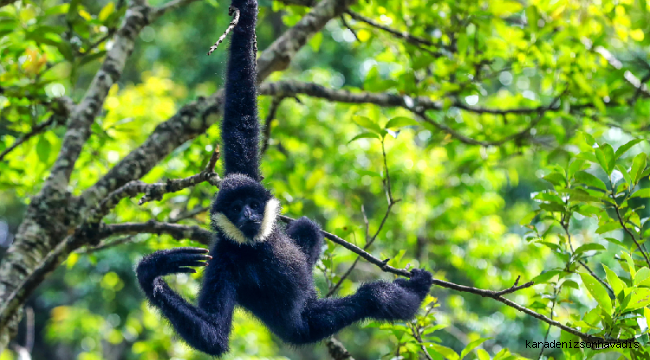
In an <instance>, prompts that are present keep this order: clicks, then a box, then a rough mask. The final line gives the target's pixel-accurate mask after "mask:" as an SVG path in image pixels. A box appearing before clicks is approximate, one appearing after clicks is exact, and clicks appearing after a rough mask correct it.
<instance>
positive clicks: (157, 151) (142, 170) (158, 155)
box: [81, 0, 353, 206]
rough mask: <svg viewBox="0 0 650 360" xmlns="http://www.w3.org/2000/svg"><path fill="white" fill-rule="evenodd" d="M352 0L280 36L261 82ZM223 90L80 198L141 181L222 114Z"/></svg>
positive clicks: (334, 1)
mask: <svg viewBox="0 0 650 360" xmlns="http://www.w3.org/2000/svg"><path fill="white" fill-rule="evenodd" d="M352 2H353V0H324V1H321V2H320V3H318V5H316V6H315V7H314V8H313V9H311V10H310V12H309V13H307V15H305V16H304V17H303V18H302V19H301V20H300V21H299V22H298V23H297V24H296V25H295V26H294V27H293V28H291V29H289V30H288V31H286V32H285V33H284V34H283V35H282V36H280V37H279V38H278V39H277V40H276V41H275V42H273V44H271V46H269V48H268V49H266V50H264V51H263V52H262V53H261V54H260V56H259V59H258V61H257V69H258V77H257V79H258V82H261V81H263V80H264V79H266V77H268V76H269V75H270V74H271V73H272V72H274V71H278V70H283V69H285V68H286V67H287V66H288V65H289V62H290V61H291V59H292V58H293V56H294V55H295V54H296V52H297V51H298V50H299V49H300V48H301V47H302V46H303V45H304V44H305V43H306V42H307V40H308V39H309V38H310V37H311V36H313V35H314V34H316V33H317V32H319V31H320V30H322V29H323V27H324V26H325V24H326V23H327V22H328V21H329V20H330V19H332V18H335V17H337V16H339V15H341V14H342V13H343V12H344V11H345V10H346V9H347V7H348V6H349V5H350V4H351V3H352ZM222 102H223V91H218V92H216V93H215V94H213V95H212V96H210V97H209V98H200V99H197V100H196V101H194V102H192V103H190V104H187V105H185V106H183V108H181V109H180V110H179V111H178V113H177V114H176V115H174V116H173V117H172V118H170V119H169V120H167V121H165V122H163V123H162V124H160V125H158V126H157V127H156V129H155V130H154V132H153V133H152V134H151V136H150V137H149V138H148V139H147V140H146V141H145V142H144V143H143V144H142V145H141V146H140V147H139V148H137V149H135V150H134V151H132V152H131V153H130V154H129V155H127V156H126V157H125V158H124V159H122V161H120V162H119V163H118V164H117V165H116V166H115V167H113V168H112V169H111V170H110V171H109V172H108V173H107V174H106V175H105V176H104V177H102V179H100V180H99V181H98V182H97V183H96V184H95V185H94V186H92V187H91V188H90V189H88V190H86V191H85V192H84V193H83V195H82V196H81V199H82V200H81V201H82V204H83V205H86V206H88V205H90V204H93V203H94V202H96V201H98V199H101V198H103V197H104V196H106V194H108V193H109V192H111V191H114V190H115V189H117V188H119V187H120V186H123V185H124V184H126V183H127V182H129V181H131V180H136V179H139V178H141V177H142V176H143V175H144V174H146V173H147V172H149V171H150V170H151V169H152V168H153V167H154V166H155V165H156V164H157V163H158V162H159V161H160V160H161V159H163V158H164V157H165V156H167V155H168V154H169V153H171V152H172V151H173V150H174V149H175V148H176V147H178V146H179V145H181V144H182V143H184V142H186V141H188V140H191V139H193V138H195V137H196V136H198V135H200V134H203V133H204V132H205V130H206V129H207V128H209V127H210V126H211V125H212V124H214V123H215V122H216V121H217V120H218V118H219V116H220V115H221V106H222Z"/></svg>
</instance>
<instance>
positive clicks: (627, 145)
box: [614, 139, 643, 159]
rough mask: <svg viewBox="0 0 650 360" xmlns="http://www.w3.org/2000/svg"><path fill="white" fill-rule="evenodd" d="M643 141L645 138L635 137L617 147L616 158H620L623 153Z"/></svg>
mask: <svg viewBox="0 0 650 360" xmlns="http://www.w3.org/2000/svg"><path fill="white" fill-rule="evenodd" d="M641 141H643V139H633V140H630V141H628V142H627V143H625V144H623V145H621V146H619V147H618V149H616V152H615V153H614V158H616V159H618V158H620V157H621V156H622V155H623V154H625V152H627V151H628V150H630V148H631V147H632V146H634V145H636V144H638V143H640V142H641Z"/></svg>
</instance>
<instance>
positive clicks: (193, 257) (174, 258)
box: [167, 253, 212, 264]
mask: <svg viewBox="0 0 650 360" xmlns="http://www.w3.org/2000/svg"><path fill="white" fill-rule="evenodd" d="M210 259H212V256H210V255H205V254H183V253H181V254H170V255H167V261H168V263H169V264H177V263H179V262H185V261H198V260H210Z"/></svg>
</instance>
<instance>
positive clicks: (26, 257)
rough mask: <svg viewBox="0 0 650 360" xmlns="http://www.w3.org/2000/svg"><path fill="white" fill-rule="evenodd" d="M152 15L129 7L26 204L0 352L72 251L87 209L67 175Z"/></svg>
mask: <svg viewBox="0 0 650 360" xmlns="http://www.w3.org/2000/svg"><path fill="white" fill-rule="evenodd" d="M180 3H181V2H179V4H180ZM5 4H6V2H5V3H2V4H0V5H5ZM170 8H171V7H170ZM151 10H152V9H151V8H150V7H149V6H148V5H147V4H146V1H145V0H132V1H131V2H130V6H129V9H128V11H127V12H126V15H125V17H124V20H123V22H122V25H121V26H120V28H119V30H118V31H117V32H116V34H115V36H114V38H113V45H112V47H111V49H110V50H109V51H108V53H107V54H106V58H105V59H104V62H103V63H102V65H101V68H100V69H99V71H97V73H96V74H95V76H94V78H93V80H92V81H91V84H90V86H89V87H88V89H87V91H86V94H85V95H84V97H83V99H82V100H81V102H80V103H79V104H78V105H77V106H75V107H74V109H73V110H72V112H71V114H70V116H69V120H68V122H67V124H68V128H67V130H66V133H65V135H64V138H63V144H62V147H61V150H60V151H59V154H58V155H57V159H56V161H55V163H54V165H53V166H52V168H51V169H50V174H49V176H48V178H47V179H46V180H45V182H44V184H43V187H42V189H41V190H40V191H39V193H38V194H37V195H36V196H34V197H33V198H32V199H31V202H30V205H29V207H28V208H27V211H26V212H25V217H24V219H23V222H22V223H21V225H20V227H19V229H18V232H17V234H16V241H15V242H14V244H13V245H12V246H11V247H10V248H9V249H8V250H7V252H6V255H5V257H4V258H3V259H2V262H1V263H0V304H3V305H2V308H1V309H2V310H0V317H1V319H2V324H3V326H0V352H2V350H3V349H4V348H5V346H6V345H7V344H8V343H9V340H10V338H11V337H12V336H13V335H14V334H15V332H16V328H17V324H18V321H19V320H20V316H21V314H20V304H21V303H22V301H23V300H24V299H25V298H26V296H28V295H29V293H30V292H31V291H32V290H33V288H35V286H36V285H38V284H40V282H41V281H42V280H43V279H44V278H45V276H46V275H47V274H48V273H49V272H50V271H52V270H53V269H54V268H55V267H56V266H57V265H58V264H60V262H61V261H63V259H65V257H66V256H67V255H68V254H69V252H70V251H71V249H73V248H74V246H72V245H71V243H72V244H73V245H75V246H76V239H77V237H75V236H72V237H74V238H75V241H71V242H67V241H66V240H64V239H65V237H66V235H67V234H68V232H69V231H70V229H71V228H74V227H75V226H77V225H78V224H79V222H80V221H81V215H80V214H83V212H84V210H87V209H88V208H89V206H83V205H86V204H84V203H83V201H81V202H76V201H74V202H73V201H71V199H72V196H71V194H70V192H69V189H68V186H69V179H70V175H71V173H72V171H73V169H74V166H75V163H76V162H77V159H78V157H79V155H80V153H81V151H82V148H83V146H84V144H85V142H86V140H87V139H88V137H89V136H90V127H91V125H92V124H93V122H94V120H95V117H96V116H97V115H98V114H99V112H100V111H101V109H102V107H103V103H104V100H105V98H106V96H107V94H108V90H109V89H110V88H111V86H112V85H113V84H114V83H115V82H116V81H117V80H118V79H119V77H120V76H121V74H122V71H123V69H124V65H125V63H126V59H127V58H128V57H129V55H130V54H131V52H132V51H133V47H134V43H135V39H136V38H137V35H138V33H139V32H140V30H141V29H142V28H143V27H144V26H145V25H147V24H149V23H150V22H151V21H153V20H154V19H155V18H157V17H158V16H160V15H162V14H163V13H164V12H165V10H164V9H163V10H162V11H154V12H153V13H152V12H151ZM120 185H121V184H120ZM118 187H119V186H118ZM107 193H108V192H107ZM79 241H81V240H79ZM9 299H11V301H9Z"/></svg>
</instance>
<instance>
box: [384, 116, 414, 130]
mask: <svg viewBox="0 0 650 360" xmlns="http://www.w3.org/2000/svg"><path fill="white" fill-rule="evenodd" d="M417 125H420V124H419V123H418V122H417V121H416V120H415V119H412V118H409V117H405V116H398V117H394V118H392V119H390V120H389V121H388V123H386V126H384V128H385V129H397V128H401V127H404V126H417Z"/></svg>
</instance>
